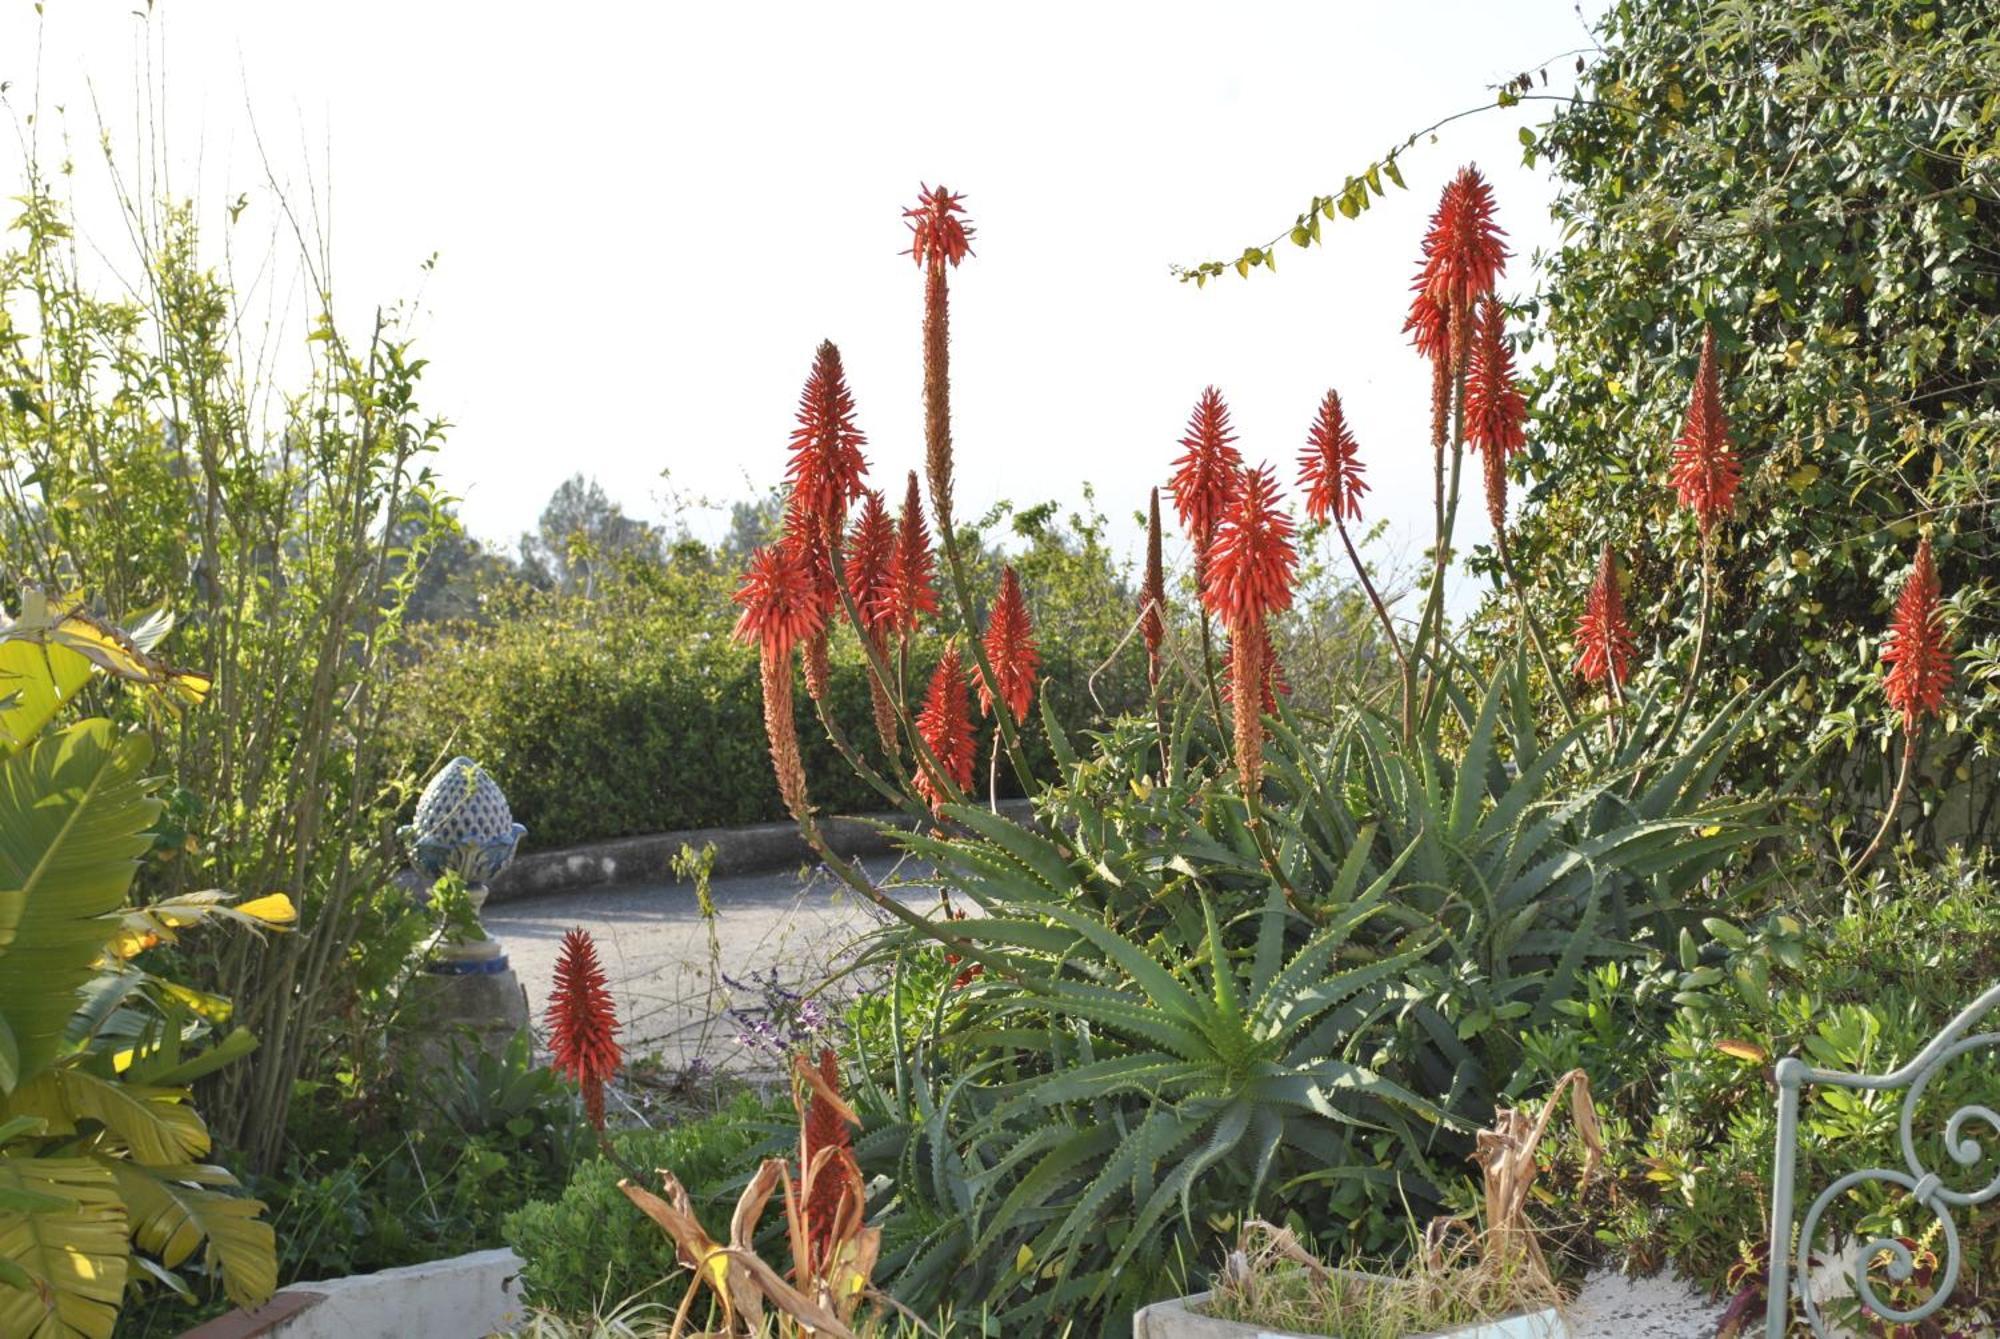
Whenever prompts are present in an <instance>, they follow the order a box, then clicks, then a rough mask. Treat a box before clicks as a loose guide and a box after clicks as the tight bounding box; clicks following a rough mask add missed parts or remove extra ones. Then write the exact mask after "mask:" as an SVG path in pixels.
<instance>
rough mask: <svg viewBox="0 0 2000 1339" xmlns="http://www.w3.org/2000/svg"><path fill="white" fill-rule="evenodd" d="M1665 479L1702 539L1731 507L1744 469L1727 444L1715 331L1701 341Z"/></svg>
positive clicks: (1727, 431)
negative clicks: (1690, 391)
mask: <svg viewBox="0 0 2000 1339" xmlns="http://www.w3.org/2000/svg"><path fill="white" fill-rule="evenodd" d="M1668 477H1669V479H1670V480H1671V481H1672V483H1673V485H1674V492H1675V493H1676V494H1677V495H1678V496H1679V497H1680V501H1681V505H1682V506H1684V507H1687V508H1689V509H1690V510H1692V511H1693V512H1694V514H1695V518H1696V519H1697V520H1698V521H1700V522H1701V532H1702V534H1703V535H1704V536H1706V535H1707V534H1708V533H1709V532H1710V531H1711V530H1712V529H1713V528H1714V526H1715V523H1716V522H1717V521H1718V520H1720V519H1722V518H1723V517H1725V516H1727V515H1729V509H1730V508H1731V507H1732V506H1733V505H1734V504H1735V501H1736V489H1737V485H1738V484H1740V483H1741V482H1742V479H1743V464H1742V462H1741V461H1740V460H1738V459H1737V457H1736V447H1735V445H1734V444H1733V443H1732V442H1731V441H1730V440H1729V420H1728V418H1727V417H1725V416H1724V414H1723V412H1722V374H1721V373H1720V371H1719V370H1718V369H1717V367H1716V353H1715V327H1714V326H1710V327H1708V330H1707V332H1706V333H1705V334H1704V335H1703V336H1702V341H1701V365H1700V367H1699V368H1698V369H1697V370H1696V372H1695V377H1694V393H1693V394H1692V395H1691V396H1690V397H1689V398H1688V408H1687V418H1686V420H1685V422H1684V423H1683V424H1682V426H1681V435H1680V436H1679V437H1678V438H1676V439H1675V441H1674V450H1673V463H1672V465H1671V467H1670V469H1669V472H1668Z"/></svg>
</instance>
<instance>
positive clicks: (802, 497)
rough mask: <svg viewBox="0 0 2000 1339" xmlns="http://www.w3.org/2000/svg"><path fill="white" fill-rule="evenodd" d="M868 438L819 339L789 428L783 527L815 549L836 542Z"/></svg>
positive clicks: (828, 347)
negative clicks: (856, 421) (794, 422)
mask: <svg viewBox="0 0 2000 1339" xmlns="http://www.w3.org/2000/svg"><path fill="white" fill-rule="evenodd" d="M866 441H867V438H866V437H864V436H862V433H861V430H860V429H859V428H857V427H856V426H855V424H854V396H853V395H852V394H850V393H849V391H848V389H847V374H846V373H845V372H844V371H843V370H842V368H841V365H840V350H839V349H837V348H835V347H834V345H833V341H831V340H825V341H822V342H821V344H820V346H819V351H818V353H817V354H815V355H814V357H813V366H812V372H811V373H810V374H809V375H808V376H807V377H806V384H805V389H804V390H803V391H801V392H800V393H799V422H798V426H797V427H795V428H793V429H792V459H791V464H790V465H789V466H788V467H787V468H786V470H785V482H786V484H787V485H788V486H789V487H790V490H791V491H790V493H789V494H788V495H787V496H786V499H785V528H786V530H787V531H788V532H789V533H790V534H792V535H793V536H795V537H796V538H797V539H798V540H799V541H800V542H801V543H804V544H807V545H811V546H814V547H818V546H819V545H821V544H822V543H824V542H828V541H834V540H838V538H839V537H840V529H841V525H842V523H843V522H844V521H845V520H846V518H847V504H848V503H850V502H852V501H853V500H854V499H855V498H857V497H860V496H861V476H862V475H863V474H864V473H865V472H866V471H867V469H868V462H867V460H866V459H865V458H864V457H863V456H862V454H861V447H862V444H863V443H864V442H866Z"/></svg>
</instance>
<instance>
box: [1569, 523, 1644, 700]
mask: <svg viewBox="0 0 2000 1339" xmlns="http://www.w3.org/2000/svg"><path fill="white" fill-rule="evenodd" d="M1632 648H1633V642H1632V628H1631V625H1630V624H1628V623H1627V622H1626V621H1625V597H1624V595H1623V594H1622V593H1620V591H1619V589H1618V563H1617V560H1616V559H1614V558H1613V557H1612V556H1611V546H1610V545H1609V544H1606V545H1605V546H1604V552H1603V554H1602V556H1600V557H1599V559H1598V562H1597V580H1596V581H1594V582H1592V583H1591V587H1590V595H1589V596H1588V597H1587V598H1586V599H1585V600H1584V605H1583V617H1582V619H1580V620H1579V621H1578V622H1577V625H1576V650H1577V656H1576V672H1577V673H1578V674H1580V675H1582V676H1583V679H1584V681H1585V682H1586V683H1603V682H1604V681H1605V680H1606V679H1607V678H1608V679H1610V680H1611V686H1612V690H1613V691H1614V692H1616V691H1617V690H1618V687H1619V685H1621V684H1623V683H1624V682H1625V680H1626V676H1627V674H1628V673H1629V671H1630V669H1631V665H1632Z"/></svg>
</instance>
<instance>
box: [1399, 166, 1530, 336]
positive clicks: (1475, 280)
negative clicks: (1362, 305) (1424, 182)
mask: <svg viewBox="0 0 2000 1339" xmlns="http://www.w3.org/2000/svg"><path fill="white" fill-rule="evenodd" d="M1506 235H1507V234H1506V233H1504V232H1502V231H1501V230H1500V227H1499V225H1497V224H1496V223H1494V221H1493V188H1492V187H1491V186H1488V185H1487V184H1486V178H1484V177H1482V176H1481V175H1480V174H1479V169H1478V168H1476V167H1471V166H1467V167H1462V168H1460V169H1459V170H1458V175H1457V176H1455V177H1453V178H1452V179H1451V182H1450V184H1449V185H1447V186H1446V187H1445V188H1444V194H1443V195H1442V196H1441V197H1440V198H1439V200H1438V207H1437V212H1436V213H1434V214H1432V215H1431V224H1430V230H1429V231H1428V232H1427V233H1426V234H1425V235H1424V260H1423V266H1422V268H1421V269H1420V270H1419V271H1418V274H1417V280H1418V283H1419V285H1420V286H1421V291H1420V293H1419V297H1418V301H1419V303H1421V301H1422V300H1423V299H1424V298H1428V299H1429V300H1430V301H1431V303H1432V305H1433V306H1434V307H1435V308H1436V309H1437V310H1438V311H1440V312H1442V313H1444V314H1445V317H1446V319H1447V320H1448V321H1450V322H1451V323H1452V324H1453V326H1454V327H1455V328H1452V329H1451V331H1450V334H1451V341H1450V342H1451V343H1453V344H1456V345H1462V344H1463V342H1464V341H1465V340H1466V339H1467V338H1468V337H1469V336H1470V334H1471V331H1470V330H1467V329H1465V328H1464V327H1463V325H1460V324H1458V320H1457V318H1458V317H1459V316H1460V315H1461V314H1464V313H1469V312H1470V311H1471V310H1472V304H1473V303H1474V302H1475V301H1477V300H1478V299H1479V298H1480V297H1481V296H1482V295H1484V294H1486V293H1489V292H1491V291H1492V289H1493V284H1494V281H1495V280H1497V279H1498V278H1499V277H1500V276H1501V275H1502V274H1503V273H1505V272H1506V269H1507V255H1508V252H1507V247H1506V244H1505V242H1504V241H1502V239H1503V238H1504V237H1506ZM1404 328H1405V329H1413V330H1415V331H1416V332H1417V338H1418V341H1419V345H1420V347H1421V346H1422V344H1423V343H1425V342H1426V341H1428V342H1429V343H1430V344H1431V346H1432V347H1433V349H1435V348H1436V346H1437V345H1438V344H1439V343H1442V342H1443V340H1442V335H1443V331H1442V330H1441V329H1439V328H1438V326H1437V323H1436V318H1435V317H1432V316H1430V315H1428V314H1425V313H1423V312H1421V311H1420V310H1418V309H1417V308H1415V307H1413V308H1412V310H1411V312H1410V319H1409V321H1407V322H1406V323H1405V326H1404Z"/></svg>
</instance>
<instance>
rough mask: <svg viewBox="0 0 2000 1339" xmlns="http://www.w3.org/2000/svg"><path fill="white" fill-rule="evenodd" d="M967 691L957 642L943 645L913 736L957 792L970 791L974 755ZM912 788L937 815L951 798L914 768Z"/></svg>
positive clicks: (975, 746)
mask: <svg viewBox="0 0 2000 1339" xmlns="http://www.w3.org/2000/svg"><path fill="white" fill-rule="evenodd" d="M970 692H971V690H970V689H969V688H968V687H967V686H966V682H965V666H964V665H963V663H962V662H961V661H960V660H959V654H958V643H957V642H955V641H954V642H950V643H947V644H946V646H945V648H944V655H943V656H941V657H940V658H939V659H938V663H937V669H936V670H935V671H933V672H932V674H931V686H930V691H929V692H928V693H926V694H925V696H924V706H923V710H922V711H920V712H918V713H917V733H918V734H919V735H921V736H922V737H923V741H924V744H925V746H926V747H928V748H929V749H930V751H931V754H932V756H934V757H935V758H936V759H937V761H938V766H939V768H940V769H942V770H943V772H944V774H945V776H946V777H947V778H949V779H950V781H951V783H952V784H953V785H955V786H957V787H958V788H959V790H961V791H969V790H971V789H972V766H973V763H974V762H975V761H976V757H975V755H976V753H977V745H976V744H975V743H974V742H973V738H972V710H971V707H970V705H969V703H968V701H967V698H968V696H969V694H970ZM916 785H917V793H918V794H920V795H922V796H923V797H924V799H925V801H927V802H928V803H929V804H930V806H931V809H932V810H933V812H939V813H941V812H942V811H943V809H944V805H945V803H946V801H948V800H949V799H951V798H952V797H951V796H949V795H946V794H944V793H942V792H941V791H940V789H939V788H938V787H937V786H936V785H935V784H933V782H932V780H931V776H930V773H929V772H928V771H927V770H926V769H924V768H921V767H919V768H918V769H917V775H916Z"/></svg>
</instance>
